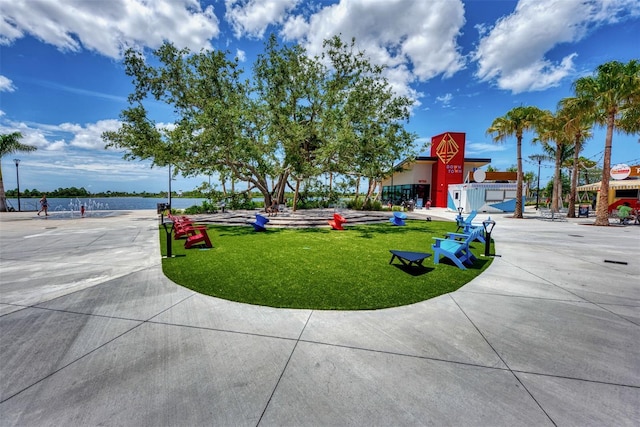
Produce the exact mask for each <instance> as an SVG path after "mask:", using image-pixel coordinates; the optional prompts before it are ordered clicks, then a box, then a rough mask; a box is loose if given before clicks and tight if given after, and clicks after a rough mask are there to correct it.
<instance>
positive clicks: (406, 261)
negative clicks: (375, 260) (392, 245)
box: [389, 249, 431, 267]
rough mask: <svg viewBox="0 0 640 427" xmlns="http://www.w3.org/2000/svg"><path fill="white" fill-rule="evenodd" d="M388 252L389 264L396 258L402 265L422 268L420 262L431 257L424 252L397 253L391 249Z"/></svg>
mask: <svg viewBox="0 0 640 427" xmlns="http://www.w3.org/2000/svg"><path fill="white" fill-rule="evenodd" d="M389 252H391V261H389V264H391V263H392V262H393V260H394V259H395V258H398V259H399V260H400V262H401V263H402V264H403V265H406V266H411V265H415V266H416V267H422V261H424V260H425V259H426V258H429V257H430V256H431V254H429V253H426V252H411V251H398V250H395V249H391V250H389Z"/></svg>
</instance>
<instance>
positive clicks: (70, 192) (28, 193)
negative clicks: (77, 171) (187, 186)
mask: <svg viewBox="0 0 640 427" xmlns="http://www.w3.org/2000/svg"><path fill="white" fill-rule="evenodd" d="M43 194H46V195H47V197H50V198H65V197H85V198H87V197H166V195H167V193H165V192H159V193H150V192H147V191H142V192H140V193H138V192H136V191H133V192H128V191H110V190H108V191H102V192H97V193H90V192H89V191H87V189H86V188H84V187H80V188H77V187H69V188H58V189H57V190H51V191H42V190H38V189H36V188H34V189H32V190H29V189H26V190H20V197H23V198H30V197H37V198H40V197H42V195H43ZM172 195H173V197H178V194H177V193H172ZM6 196H7V197H13V198H16V197H18V189H13V190H7V191H6ZM182 197H193V198H204V197H206V195H204V194H203V193H202V192H200V191H188V192H183V193H182Z"/></svg>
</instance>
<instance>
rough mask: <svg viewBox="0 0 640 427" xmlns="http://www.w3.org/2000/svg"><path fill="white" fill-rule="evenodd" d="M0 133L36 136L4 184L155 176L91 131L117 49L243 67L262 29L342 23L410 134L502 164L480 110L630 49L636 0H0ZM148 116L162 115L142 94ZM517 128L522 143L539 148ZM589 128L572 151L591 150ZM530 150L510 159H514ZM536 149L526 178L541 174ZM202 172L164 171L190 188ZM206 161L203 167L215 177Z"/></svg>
mask: <svg viewBox="0 0 640 427" xmlns="http://www.w3.org/2000/svg"><path fill="white" fill-rule="evenodd" d="M0 10H2V13H0V133H9V132H14V131H20V132H22V134H23V136H24V138H23V140H22V142H24V143H27V144H30V145H34V146H36V147H38V151H36V152H34V153H28V154H25V153H20V154H18V155H15V156H5V158H3V159H2V169H3V178H4V184H5V188H6V189H13V188H15V187H16V176H15V172H14V170H15V166H14V163H13V158H15V157H18V158H20V159H21V163H20V188H21V190H24V189H26V188H29V189H33V188H38V189H41V190H45V191H49V190H52V189H56V188H59V187H72V186H75V187H85V188H86V189H87V190H89V191H96V192H97V191H106V190H114V191H145V190H146V191H166V189H167V187H168V171H167V169H166V168H157V167H156V168H151V167H150V164H149V163H148V162H140V161H134V162H130V161H124V160H122V153H120V152H117V151H115V150H106V149H105V148H104V142H103V141H102V139H101V138H100V134H101V133H102V132H103V131H105V130H115V129H117V128H118V127H119V121H118V117H119V113H120V111H122V110H123V109H124V108H126V106H127V102H126V98H127V95H128V94H129V93H130V91H131V89H132V86H131V81H130V79H129V78H128V77H127V76H126V75H125V74H124V70H123V67H122V52H123V50H124V49H126V48H127V47H129V46H134V47H138V48H147V49H153V48H157V47H158V46H160V44H161V43H162V41H163V40H169V41H172V42H173V43H174V44H176V45H177V46H185V47H189V48H191V49H192V50H199V49H201V48H204V49H221V50H228V51H230V52H231V53H232V54H234V55H238V57H239V58H241V59H242V60H243V67H244V68H245V69H250V67H251V65H252V64H253V61H254V59H255V57H256V55H257V54H258V53H260V52H261V50H262V47H263V45H264V40H265V39H266V38H267V37H268V36H269V35H270V34H272V33H275V34H277V35H278V36H279V37H280V38H281V39H282V40H284V41H286V42H295V43H299V44H301V45H303V46H305V47H306V48H307V50H308V51H309V52H310V53H316V52H319V49H320V48H321V44H322V40H323V39H325V38H327V37H330V36H331V35H334V34H342V35H343V36H345V37H349V38H350V37H355V38H356V41H357V43H358V45H359V48H360V49H363V50H365V51H366V52H367V54H368V55H369V56H370V58H371V60H372V61H373V62H377V63H381V64H385V65H387V66H388V68H387V77H388V79H389V81H390V82H391V83H392V84H393V86H394V88H395V90H396V91H397V92H398V93H400V94H403V95H408V96H411V97H412V98H413V99H415V101H416V103H415V106H414V108H413V112H412V117H411V120H410V122H409V124H408V125H407V128H408V129H409V130H411V131H413V132H415V133H416V134H417V135H418V136H419V138H420V139H419V140H418V141H416V145H417V146H421V145H422V143H423V142H424V141H428V140H429V139H430V137H431V136H433V135H437V134H440V133H443V132H446V131H454V132H465V133H466V134H467V152H466V155H467V157H488V158H491V159H492V165H493V166H494V167H496V168H498V169H499V170H504V169H506V168H508V167H509V166H512V165H515V163H516V158H515V140H509V141H507V142H506V143H504V144H501V145H497V144H494V143H492V142H491V139H490V137H488V136H487V135H486V134H485V131H486V129H487V128H488V127H489V126H490V124H491V122H492V121H493V120H494V119H495V118H496V117H499V116H502V115H504V114H505V113H506V112H507V111H509V110H510V109H511V108H513V107H516V106H519V105H535V106H537V107H540V108H544V109H550V110H552V111H555V109H556V105H557V102H558V101H559V100H560V99H562V98H564V97H568V96H571V95H572V91H571V84H572V83H573V82H574V81H575V79H577V78H579V77H581V76H584V75H587V74H589V73H591V72H593V70H594V69H595V67H597V66H598V65H599V64H602V63H605V62H607V61H611V60H618V61H622V62H627V61H629V60H630V59H640V48H639V44H638V34H640V2H639V1H637V0H616V1H609V0H520V1H509V0H493V1H484V0H440V1H438V0H335V1H334V0H321V1H305V0H218V1H210V0H200V1H198V0H153V1H145V0H111V1H93V0H0ZM154 114H156V116H155V117H154V118H155V119H156V120H157V121H158V122H161V123H162V122H166V123H170V122H171V121H173V119H172V117H171V110H170V109H169V108H164V107H162V106H157V108H156V109H155V111H154ZM531 138H532V135H526V138H525V141H524V144H523V154H524V158H525V159H526V158H527V156H528V155H530V154H537V153H540V152H541V148H540V147H539V146H534V145H532V144H531V143H530V141H531ZM603 148H604V129H600V128H595V129H594V136H593V138H592V139H591V140H589V141H588V142H587V145H586V148H585V151H584V153H583V155H584V156H585V157H588V158H591V159H593V160H596V161H599V162H601V161H602V152H603ZM617 163H627V164H640V144H638V136H637V135H636V136H628V135H623V134H615V135H614V139H613V151H612V164H617ZM536 169H537V165H534V164H533V163H530V162H525V170H530V171H534V172H535V171H536ZM552 173H553V170H552V168H551V164H547V165H544V164H543V169H542V173H541V182H542V183H545V182H546V181H548V179H549V178H550V177H551V175H552ZM207 179H208V178H207V177H197V178H190V179H185V178H182V177H178V178H177V179H176V180H175V181H174V182H173V184H172V188H173V189H174V190H190V189H193V188H195V187H196V186H198V185H199V184H201V183H202V182H204V181H207ZM215 181H216V177H213V179H212V182H214V183H215Z"/></svg>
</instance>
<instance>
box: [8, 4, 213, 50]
mask: <svg viewBox="0 0 640 427" xmlns="http://www.w3.org/2000/svg"><path fill="white" fill-rule="evenodd" d="M218 24H219V22H218V19H217V17H216V16H215V14H214V10H213V6H207V7H206V8H205V9H202V7H201V6H200V2H199V1H198V0H154V1H146V0H109V1H82V0H56V1H49V0H14V1H11V2H3V4H2V16H1V17H0V44H4V45H8V44H11V43H13V42H14V41H15V40H17V39H19V38H22V37H25V36H26V35H31V36H33V37H36V38H38V39H40V40H41V41H43V42H45V43H49V44H51V45H54V46H56V47H57V48H58V49H60V50H62V51H71V52H77V51H80V50H82V49H87V50H91V51H95V52H98V53H100V54H102V55H105V56H107V57H111V58H120V57H121V55H122V52H123V51H124V50H125V49H126V48H128V47H151V48H156V47H159V46H160V45H161V44H162V42H163V41H165V40H168V41H171V42H173V43H175V44H176V45H177V46H179V47H189V48H191V49H192V50H199V49H201V48H210V47H211V45H210V43H209V40H210V39H211V38H213V37H217V35H218V33H219V27H218Z"/></svg>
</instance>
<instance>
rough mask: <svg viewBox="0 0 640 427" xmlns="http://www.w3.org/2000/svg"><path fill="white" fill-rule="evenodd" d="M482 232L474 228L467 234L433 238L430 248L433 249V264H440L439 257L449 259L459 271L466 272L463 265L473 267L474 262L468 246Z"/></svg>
mask: <svg viewBox="0 0 640 427" xmlns="http://www.w3.org/2000/svg"><path fill="white" fill-rule="evenodd" d="M483 232H484V230H483V229H481V228H479V227H476V228H475V229H473V230H471V231H470V232H469V233H467V234H462V233H447V237H446V238H439V237H434V238H433V239H434V240H435V243H434V244H433V245H432V246H431V248H432V249H433V263H434V264H438V263H440V257H442V256H444V257H447V258H449V259H450V260H451V261H452V262H453V263H454V264H455V265H456V266H457V267H458V268H460V269H461V270H466V267H465V266H464V265H465V264H467V265H473V263H474V261H475V260H476V257H475V256H474V255H473V253H472V252H471V248H470V247H469V245H471V243H472V242H473V241H474V240H477V239H478V236H479V235H480V234H481V233H483ZM458 239H459V240H458Z"/></svg>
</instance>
